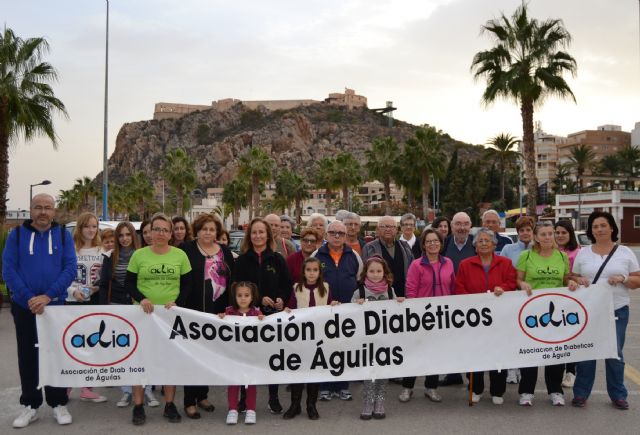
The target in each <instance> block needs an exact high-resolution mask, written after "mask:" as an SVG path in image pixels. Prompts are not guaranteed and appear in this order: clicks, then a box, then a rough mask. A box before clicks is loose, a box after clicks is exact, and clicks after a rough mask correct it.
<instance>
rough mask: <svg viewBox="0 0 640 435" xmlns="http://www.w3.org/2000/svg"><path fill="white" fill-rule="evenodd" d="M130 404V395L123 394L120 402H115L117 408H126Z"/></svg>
mask: <svg viewBox="0 0 640 435" xmlns="http://www.w3.org/2000/svg"><path fill="white" fill-rule="evenodd" d="M130 404H131V393H124V394H123V395H122V397H121V398H120V400H118V401H117V402H116V406H117V407H118V408H126V407H127V406H129V405H130Z"/></svg>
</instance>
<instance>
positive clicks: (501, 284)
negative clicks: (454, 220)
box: [455, 228, 516, 405]
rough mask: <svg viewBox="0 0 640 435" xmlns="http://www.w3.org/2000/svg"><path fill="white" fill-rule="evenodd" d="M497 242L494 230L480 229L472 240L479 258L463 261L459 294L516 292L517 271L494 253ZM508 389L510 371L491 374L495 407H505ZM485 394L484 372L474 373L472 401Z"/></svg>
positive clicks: (490, 384) (491, 372)
mask: <svg viewBox="0 0 640 435" xmlns="http://www.w3.org/2000/svg"><path fill="white" fill-rule="evenodd" d="M497 244H498V240H497V238H496V235H495V233H494V232H493V231H491V230H488V229H486V228H480V229H479V230H478V232H477V233H476V235H475V237H474V238H473V246H475V248H476V253H477V254H478V255H476V256H474V257H469V258H467V259H465V260H462V262H461V263H460V267H459V268H458V274H457V275H456V288H455V293H456V294H457V295H465V294H472V293H486V292H493V294H495V295H496V296H500V295H501V294H502V293H504V292H505V291H511V290H515V288H516V270H515V269H514V268H513V264H512V263H511V260H509V259H508V258H506V257H501V256H499V255H496V254H495V249H496V245H497ZM506 389H507V371H506V370H501V371H500V372H498V371H497V370H492V371H490V372H489V392H490V393H491V397H492V400H493V403H494V404H495V405H502V404H503V403H504V399H503V398H502V396H503V395H504V392H505V391H506ZM483 391H484V372H476V373H474V374H473V388H472V394H471V398H472V401H473V402H474V403H477V402H479V401H480V398H481V397H482V392H483Z"/></svg>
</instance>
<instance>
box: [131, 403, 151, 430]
mask: <svg viewBox="0 0 640 435" xmlns="http://www.w3.org/2000/svg"><path fill="white" fill-rule="evenodd" d="M146 421H147V415H146V414H145V413H144V406H143V405H135V406H134V407H133V418H132V419H131V422H132V423H133V424H134V425H136V426H142V425H143V424H144V423H145V422H146Z"/></svg>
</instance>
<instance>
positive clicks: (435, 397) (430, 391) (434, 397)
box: [424, 388, 442, 402]
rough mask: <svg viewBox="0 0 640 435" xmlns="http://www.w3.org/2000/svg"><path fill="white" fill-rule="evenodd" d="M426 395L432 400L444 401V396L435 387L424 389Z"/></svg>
mask: <svg viewBox="0 0 640 435" xmlns="http://www.w3.org/2000/svg"><path fill="white" fill-rule="evenodd" d="M424 397H426V398H427V399H429V400H431V401H432V402H442V396H440V395H439V394H438V391H436V389H435V388H427V389H426V390H425V391H424Z"/></svg>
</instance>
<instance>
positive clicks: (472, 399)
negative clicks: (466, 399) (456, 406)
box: [471, 393, 482, 403]
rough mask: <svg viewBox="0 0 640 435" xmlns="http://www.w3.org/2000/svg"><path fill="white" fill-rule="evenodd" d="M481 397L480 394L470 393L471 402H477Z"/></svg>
mask: <svg viewBox="0 0 640 435" xmlns="http://www.w3.org/2000/svg"><path fill="white" fill-rule="evenodd" d="M480 399H482V394H476V393H471V402H473V403H478V402H479V401H480Z"/></svg>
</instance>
